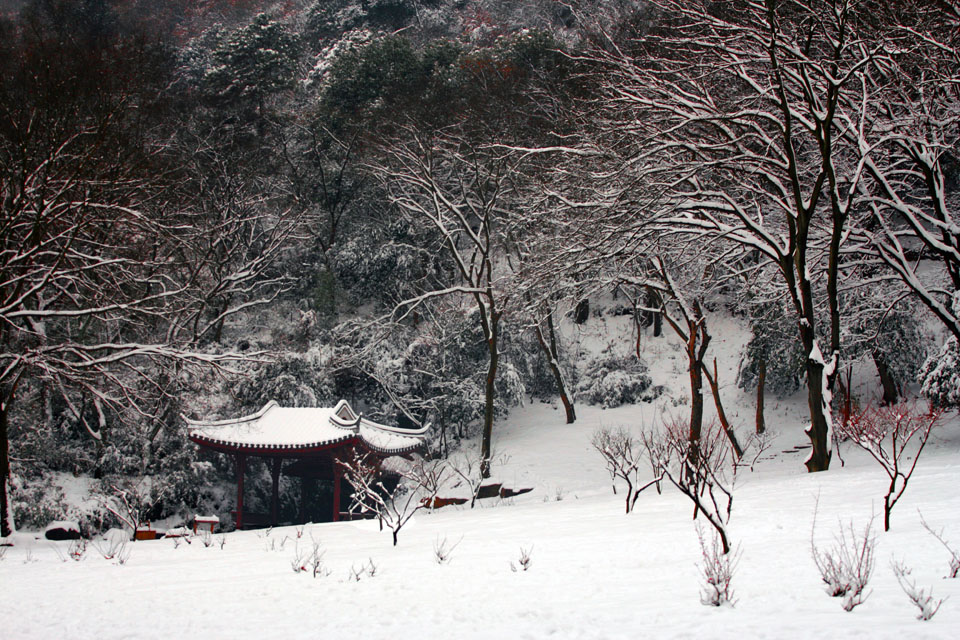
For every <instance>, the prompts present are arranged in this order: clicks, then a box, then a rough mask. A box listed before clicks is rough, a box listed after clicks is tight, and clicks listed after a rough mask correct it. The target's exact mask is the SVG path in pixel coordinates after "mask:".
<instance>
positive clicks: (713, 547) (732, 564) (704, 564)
mask: <svg viewBox="0 0 960 640" xmlns="http://www.w3.org/2000/svg"><path fill="white" fill-rule="evenodd" d="M711 533H712V535H711V536H710V541H709V542H708V541H707V540H706V539H705V536H704V532H703V527H701V526H700V525H699V524H698V525H697V539H698V540H699V541H700V564H699V567H700V573H701V575H702V579H703V589H702V590H701V591H700V602H702V603H703V604H705V605H709V606H712V607H719V606H721V605H724V604H729V605H730V606H733V605H734V604H736V600H734V598H733V589H732V588H731V586H730V583H731V582H732V581H733V574H734V573H735V572H736V570H737V564H738V563H739V561H740V552H739V550H738V551H734V552H733V553H726V552H724V551H723V547H722V545H721V544H720V535H719V534H718V533H717V532H716V531H713V532H711Z"/></svg>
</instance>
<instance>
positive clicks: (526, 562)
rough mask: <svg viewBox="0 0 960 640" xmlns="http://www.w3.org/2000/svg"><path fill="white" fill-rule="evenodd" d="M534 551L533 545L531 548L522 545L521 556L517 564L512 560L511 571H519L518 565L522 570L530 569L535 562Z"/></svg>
mask: <svg viewBox="0 0 960 640" xmlns="http://www.w3.org/2000/svg"><path fill="white" fill-rule="evenodd" d="M532 553H533V545H531V546H530V548H529V549H527V548H525V547H520V557H519V558H517V564H514V563H513V561H512V560H511V561H510V571H513V572H514V573H516V572H517V571H518V569H517V567H518V566H519V567H520V569H519V570H522V571H529V570H530V566H531V565H532V563H533V558H532V556H531V554H532Z"/></svg>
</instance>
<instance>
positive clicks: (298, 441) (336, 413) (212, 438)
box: [183, 400, 426, 454]
mask: <svg viewBox="0 0 960 640" xmlns="http://www.w3.org/2000/svg"><path fill="white" fill-rule="evenodd" d="M183 419H184V420H185V421H186V423H187V425H189V427H190V439H191V440H193V441H194V442H196V443H197V444H200V445H206V446H211V447H213V448H217V449H221V450H224V449H226V450H237V451H251V452H256V451H257V450H272V451H277V450H281V451H289V452H290V453H294V452H296V451H303V450H317V449H324V448H328V447H330V446H332V445H336V444H340V443H344V444H348V443H350V442H351V441H353V442H358V443H361V444H363V445H365V446H366V447H367V448H369V449H372V450H373V451H376V452H378V453H385V454H394V453H405V452H408V451H413V450H414V449H416V448H417V447H419V446H420V444H421V443H422V442H423V435H424V434H425V433H426V427H424V428H423V429H418V430H415V431H414V430H412V429H398V428H396V427H388V426H386V425H382V424H378V423H376V422H373V421H371V420H367V419H366V418H364V417H362V416H360V415H359V414H357V413H356V412H354V410H353V409H352V408H351V407H350V405H349V404H348V403H347V401H346V400H341V401H340V402H338V403H337V406H335V407H332V408H331V407H317V408H293V407H281V406H280V405H278V404H277V403H276V402H275V401H270V402H268V403H267V404H266V406H264V407H263V409H261V410H260V411H258V412H256V413H254V414H252V415H249V416H243V417H241V418H233V419H230V420H217V421H202V420H191V419H190V418H187V417H186V416H183Z"/></svg>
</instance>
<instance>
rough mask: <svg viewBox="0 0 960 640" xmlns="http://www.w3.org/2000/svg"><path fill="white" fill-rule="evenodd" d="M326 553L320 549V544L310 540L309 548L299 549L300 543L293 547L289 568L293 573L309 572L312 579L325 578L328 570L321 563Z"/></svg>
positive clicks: (328, 573) (328, 572)
mask: <svg viewBox="0 0 960 640" xmlns="http://www.w3.org/2000/svg"><path fill="white" fill-rule="evenodd" d="M325 554H326V551H325V550H323V549H322V548H321V545H320V542H318V541H317V540H314V539H313V538H311V539H310V546H309V547H308V548H306V549H301V548H300V543H297V544H296V545H295V546H294V550H293V560H291V562H290V567H291V568H292V569H293V572H294V573H301V572H310V574H311V575H312V576H313V577H314V578H325V577H327V576H328V575H330V569H329V568H327V566H326V565H325V564H324V562H323V556H324V555H325Z"/></svg>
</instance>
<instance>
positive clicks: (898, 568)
mask: <svg viewBox="0 0 960 640" xmlns="http://www.w3.org/2000/svg"><path fill="white" fill-rule="evenodd" d="M890 567H891V568H892V569H893V575H895V576H896V577H897V583H898V584H899V585H900V588H901V589H903V592H904V593H905V594H907V597H908V598H909V599H910V602H912V603H913V605H914V606H915V607H917V608H918V609H920V613H919V614H918V615H917V620H929V619H930V618H932V617H933V616H935V615H937V611H939V610H940V605H941V604H943V601H944V600H945V599H946V598H940V599H939V600H934V599H933V590H932V589H931V590H930V592H929V593H928V592H927V590H926V589H922V588H918V587H917V583H916V581H915V580H911V579H910V578H909V576H910V574H911V573H912V572H913V571H912V569H910V568H909V567H907V565H906V564H905V563H903V562H897V561H896V560H894V561H891V562H890Z"/></svg>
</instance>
